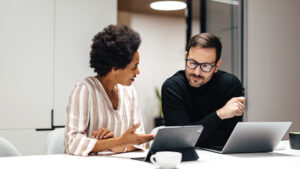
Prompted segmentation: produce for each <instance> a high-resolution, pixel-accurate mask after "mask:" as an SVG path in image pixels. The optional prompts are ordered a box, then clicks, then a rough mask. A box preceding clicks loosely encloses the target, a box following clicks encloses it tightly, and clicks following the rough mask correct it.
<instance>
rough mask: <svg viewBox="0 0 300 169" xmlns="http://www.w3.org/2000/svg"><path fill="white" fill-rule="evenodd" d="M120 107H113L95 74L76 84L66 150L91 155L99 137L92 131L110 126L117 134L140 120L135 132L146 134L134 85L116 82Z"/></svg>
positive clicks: (69, 112)
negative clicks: (93, 135) (93, 136)
mask: <svg viewBox="0 0 300 169" xmlns="http://www.w3.org/2000/svg"><path fill="white" fill-rule="evenodd" d="M117 87H118V95H119V102H118V104H119V105H118V109H117V110H115V109H113V106H112V104H111V101H110V99H109V98H108V96H107V94H106V92H105V89H104V87H103V86H102V84H101V82H100V81H99V80H98V79H97V78H96V77H88V78H85V79H84V80H83V81H81V82H79V83H77V84H76V86H75V88H74V90H73V92H72V94H71V96H70V98H69V104H68V107H67V124H66V135H65V152H66V153H67V154H73V155H80V156H88V155H89V153H90V152H91V151H92V150H93V148H94V146H95V144H96V142H97V139H94V138H91V136H92V131H93V130H97V129H99V128H107V129H109V130H110V131H112V132H114V136H115V137H119V136H121V135H122V134H123V133H124V132H125V131H126V130H127V129H128V128H130V127H131V126H132V125H134V124H136V123H138V122H140V123H141V125H140V127H139V128H138V129H137V130H136V133H145V132H144V125H143V122H142V118H141V115H140V110H139V105H138V100H137V94H136V91H135V89H134V87H133V86H132V85H131V86H128V87H127V86H123V85H119V84H118V85H117Z"/></svg>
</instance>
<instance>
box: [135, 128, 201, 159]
mask: <svg viewBox="0 0 300 169" xmlns="http://www.w3.org/2000/svg"><path fill="white" fill-rule="evenodd" d="M202 130H203V126H202V125H195V126H172V127H171V126H170V127H163V128H160V129H159V130H158V132H157V134H156V136H155V138H154V141H153V143H152V145H151V147H150V149H149V152H148V154H147V157H146V158H144V159H139V160H143V161H150V157H151V155H153V154H155V153H156V152H158V151H176V152H181V153H182V161H193V160H197V159H198V158H199V157H198V155H197V153H196V151H195V145H196V143H197V141H198V138H199V137H200V135H201V133H202Z"/></svg>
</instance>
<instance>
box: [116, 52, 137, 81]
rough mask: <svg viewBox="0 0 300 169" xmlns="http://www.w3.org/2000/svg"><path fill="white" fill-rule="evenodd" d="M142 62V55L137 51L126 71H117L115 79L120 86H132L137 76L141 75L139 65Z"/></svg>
mask: <svg viewBox="0 0 300 169" xmlns="http://www.w3.org/2000/svg"><path fill="white" fill-rule="evenodd" d="M139 61H140V54H139V52H138V51H136V52H135V53H134V55H133V58H132V60H131V62H130V63H129V64H128V65H127V66H126V67H125V68H124V69H116V70H115V72H116V74H115V78H116V80H117V83H118V84H121V85H125V86H130V85H131V84H132V82H133V81H134V78H135V77H136V75H137V74H140V70H139V68H138V64H139Z"/></svg>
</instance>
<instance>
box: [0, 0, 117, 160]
mask: <svg viewBox="0 0 300 169" xmlns="http://www.w3.org/2000/svg"><path fill="white" fill-rule="evenodd" d="M116 19H117V1H116V0H110V1H107V0H84V1H82V0H43V1H40V0H26V1H22V0H1V1H0V37H1V38H0V83H1V88H0V136H1V137H4V138H6V139H7V140H9V141H10V142H11V143H12V144H14V145H15V146H16V147H17V149H18V150H19V151H20V152H21V153H22V154H23V155H35V154H43V153H44V147H45V143H46V139H47V135H48V132H49V131H36V130H35V129H36V128H51V123H50V120H51V119H50V115H51V114H50V112H51V109H54V115H55V119H54V125H64V124H65V119H66V106H67V101H68V96H69V95H70V92H71V91H72V89H73V87H74V85H75V83H76V82H78V81H81V80H82V79H83V78H84V77H86V76H90V75H93V74H94V73H92V70H91V69H90V68H89V51H90V45H91V43H92V38H93V36H94V35H95V34H96V33H97V32H99V31H101V30H102V29H103V28H104V27H105V26H107V25H108V24H116Z"/></svg>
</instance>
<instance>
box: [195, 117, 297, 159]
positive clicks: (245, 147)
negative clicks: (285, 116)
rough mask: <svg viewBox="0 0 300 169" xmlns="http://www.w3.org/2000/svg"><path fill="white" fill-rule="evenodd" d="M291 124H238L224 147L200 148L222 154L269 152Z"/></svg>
mask: <svg viewBox="0 0 300 169" xmlns="http://www.w3.org/2000/svg"><path fill="white" fill-rule="evenodd" d="M291 124H292V122H239V123H237V125H236V126H235V128H234V129H233V131H232V133H231V135H230V137H229V139H228V140H227V142H226V144H225V145H224V146H215V147H209V148H202V147H200V148H201V149H204V150H209V151H213V152H217V153H222V154H233V153H257V152H270V151H273V150H274V148H275V147H276V146H277V145H278V143H279V142H280V140H281V139H282V138H283V136H284V135H285V133H286V132H287V130H288V128H289V127H290V126H291Z"/></svg>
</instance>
